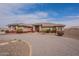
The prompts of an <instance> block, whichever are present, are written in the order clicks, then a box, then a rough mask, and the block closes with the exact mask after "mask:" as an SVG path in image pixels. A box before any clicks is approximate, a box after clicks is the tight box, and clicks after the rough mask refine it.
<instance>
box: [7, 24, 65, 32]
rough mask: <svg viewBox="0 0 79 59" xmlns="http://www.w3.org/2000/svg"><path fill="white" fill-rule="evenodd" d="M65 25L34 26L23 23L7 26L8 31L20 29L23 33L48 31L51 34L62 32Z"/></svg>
mask: <svg viewBox="0 0 79 59" xmlns="http://www.w3.org/2000/svg"><path fill="white" fill-rule="evenodd" d="M64 26H65V25H62V24H54V23H35V24H23V23H19V24H17V23H15V24H9V25H8V28H9V31H13V32H16V31H17V29H21V30H22V31H23V32H43V31H46V30H49V31H51V32H56V31H63V28H64Z"/></svg>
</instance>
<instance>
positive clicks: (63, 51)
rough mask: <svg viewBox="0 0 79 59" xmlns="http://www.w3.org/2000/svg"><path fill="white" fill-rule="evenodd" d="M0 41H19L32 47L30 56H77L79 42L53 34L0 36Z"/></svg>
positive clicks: (78, 54) (78, 53)
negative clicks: (23, 41) (26, 42)
mask: <svg viewBox="0 0 79 59" xmlns="http://www.w3.org/2000/svg"><path fill="white" fill-rule="evenodd" d="M0 39H3V40H13V39H21V40H26V41H29V42H30V44H31V45H32V56H79V40H76V39H72V38H66V37H63V36H62V37H61V36H54V35H53V34H41V33H26V34H6V35H0Z"/></svg>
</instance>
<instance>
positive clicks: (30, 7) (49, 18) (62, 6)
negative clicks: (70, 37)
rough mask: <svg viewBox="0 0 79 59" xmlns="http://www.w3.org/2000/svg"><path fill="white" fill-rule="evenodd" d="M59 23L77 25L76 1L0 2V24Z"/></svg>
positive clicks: (78, 16) (78, 15) (78, 19)
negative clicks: (69, 2)
mask: <svg viewBox="0 0 79 59" xmlns="http://www.w3.org/2000/svg"><path fill="white" fill-rule="evenodd" d="M38 22H51V23H61V24H65V25H67V27H68V26H79V4H77V3H75V4H74V3H72V4H68V3H57V4H56V3H35V4H33V3H22V4H20V3H18V4H14V3H13V4H0V26H5V25H7V24H11V23H38Z"/></svg>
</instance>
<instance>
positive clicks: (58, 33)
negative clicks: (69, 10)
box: [56, 31, 64, 36]
mask: <svg viewBox="0 0 79 59" xmlns="http://www.w3.org/2000/svg"><path fill="white" fill-rule="evenodd" d="M56 35H57V36H63V35H64V32H63V31H57V32H56Z"/></svg>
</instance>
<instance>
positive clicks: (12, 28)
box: [7, 23, 32, 33]
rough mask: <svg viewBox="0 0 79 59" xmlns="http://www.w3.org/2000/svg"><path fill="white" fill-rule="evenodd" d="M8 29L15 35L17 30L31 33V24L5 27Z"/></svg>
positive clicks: (16, 24)
mask: <svg viewBox="0 0 79 59" xmlns="http://www.w3.org/2000/svg"><path fill="white" fill-rule="evenodd" d="M7 26H8V28H9V32H13V33H16V31H18V30H22V32H31V31H32V25H31V24H24V23H13V24H8V25H7Z"/></svg>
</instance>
